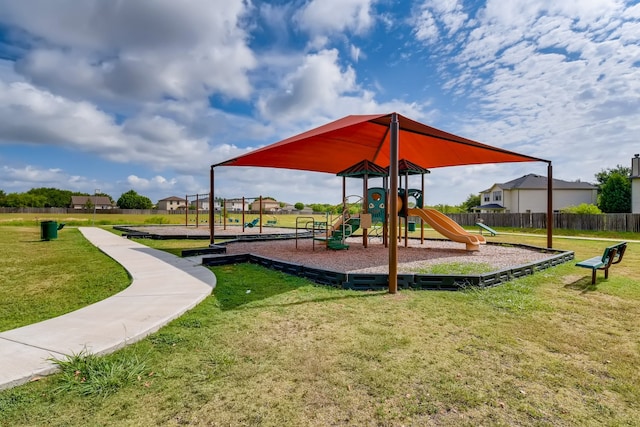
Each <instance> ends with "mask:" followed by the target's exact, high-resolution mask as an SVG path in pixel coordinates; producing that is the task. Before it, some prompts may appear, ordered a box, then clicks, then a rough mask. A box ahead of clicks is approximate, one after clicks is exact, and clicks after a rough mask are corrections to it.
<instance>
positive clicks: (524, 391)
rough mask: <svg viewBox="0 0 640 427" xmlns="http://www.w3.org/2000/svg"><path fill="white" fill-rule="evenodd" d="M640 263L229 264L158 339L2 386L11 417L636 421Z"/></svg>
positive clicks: (588, 245) (629, 259)
mask: <svg viewBox="0 0 640 427" xmlns="http://www.w3.org/2000/svg"><path fill="white" fill-rule="evenodd" d="M63 231H66V229H65V230H63ZM61 233H62V232H61ZM490 240H500V241H503V242H511V243H524V244H532V245H536V246H544V242H545V237H544V236H508V235H500V236H497V237H495V238H490ZM141 242H142V243H146V241H145V240H141ZM555 242H556V244H557V247H559V248H562V249H570V250H573V251H575V252H576V258H578V259H580V258H588V257H591V256H594V255H596V254H600V253H601V251H602V248H604V246H606V245H607V243H606V242H599V241H593V240H569V239H556V240H555ZM49 243H52V244H56V243H60V242H48V243H47V244H49ZM149 243H151V241H149ZM42 244H45V243H42ZM82 244H83V243H82V242H81V241H78V242H77V245H82ZM152 244H153V245H154V246H156V247H159V248H162V247H163V245H166V246H167V248H166V249H171V250H176V242H172V241H153V243H152ZM169 246H172V247H169ZM100 256H101V255H100V254H99V253H95V254H94V258H99V257H100ZM638 265H640V244H638V243H632V244H630V245H629V248H628V249H627V254H626V255H625V259H624V261H623V263H622V264H620V265H617V266H614V267H613V268H612V270H611V274H610V277H609V279H608V280H604V279H603V278H602V273H600V274H599V280H598V283H597V285H596V286H591V284H590V272H589V271H588V270H584V269H579V268H577V267H574V266H573V264H572V263H570V264H565V265H561V266H559V267H554V268H552V269H549V270H546V271H543V272H540V273H536V274H534V275H532V276H529V277H525V278H522V279H519V280H515V281H512V282H509V283H507V284H504V285H501V286H498V287H496V288H492V289H486V290H469V291H465V292H433V291H401V292H399V293H398V294H396V295H389V294H387V293H385V292H355V291H346V290H339V289H333V288H328V287H323V286H315V285H313V284H312V283H310V282H308V281H306V280H303V279H301V278H297V277H293V276H288V275H285V274H282V273H278V272H273V271H269V270H265V269H263V268H261V267H259V266H255V265H236V266H224V267H218V268H215V269H214V272H215V273H216V276H217V277H218V285H217V288H216V289H215V291H214V294H213V295H212V296H211V297H209V298H207V299H206V300H205V301H204V302H202V303H201V304H200V305H198V306H197V307H196V308H194V309H193V310H191V311H189V312H188V313H186V314H185V315H184V316H182V317H181V318H179V319H177V320H175V321H173V322H172V323H171V324H170V325H168V326H167V327H165V328H163V329H161V330H160V331H159V332H157V333H155V334H153V335H151V336H149V337H148V338H147V339H145V340H142V341H140V342H138V343H136V344H134V345H131V346H129V347H127V348H125V349H123V350H121V351H118V352H117V353H114V354H113V355H110V356H106V357H102V358H97V359H98V360H92V359H91V360H75V359H74V360H71V361H69V362H68V363H62V365H63V367H64V368H65V372H64V373H63V374H59V375H54V376H50V377H46V378H44V379H41V380H40V381H37V382H33V383H30V384H26V385H23V386H21V387H17V388H14V389H11V390H5V391H2V392H0V425H29V426H31V425H45V424H46V425H65V426H67V425H132V426H133V425H136V426H137V425H221V426H230V425H234V426H235V425H246V426H248V425H256V426H257V425H260V426H283V425H295V426H318V425H322V426H324V425H378V426H396V425H445V426H459V425H463V426H464V425H468V426H477V425H540V426H555V425H612V426H613V425H616V426H617V425H637V420H638V419H640V370H639V369H638V366H640V329H639V328H638V318H640V280H639V277H640V276H639V274H638V273H640V268H639V267H638ZM76 273H77V272H76ZM76 273H74V274H76ZM40 274H42V273H40ZM28 277H29V276H27V278H26V279H24V280H27V281H28ZM31 277H35V275H33V276H31ZM77 359H78V358H77ZM83 379H84V380H83Z"/></svg>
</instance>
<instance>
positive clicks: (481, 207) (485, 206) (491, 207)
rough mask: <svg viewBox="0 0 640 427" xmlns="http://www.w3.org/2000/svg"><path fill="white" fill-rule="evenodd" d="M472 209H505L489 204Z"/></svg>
mask: <svg viewBox="0 0 640 427" xmlns="http://www.w3.org/2000/svg"><path fill="white" fill-rule="evenodd" d="M474 209H505V207H504V206H502V205H499V204H497V203H489V204H486V205H481V206H474Z"/></svg>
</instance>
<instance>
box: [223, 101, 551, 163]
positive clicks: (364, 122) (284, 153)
mask: <svg viewBox="0 0 640 427" xmlns="http://www.w3.org/2000/svg"><path fill="white" fill-rule="evenodd" d="M394 115H396V114H395V113H390V114H372V115H352V116H346V117H343V118H342V119H339V120H336V121H334V122H331V123H328V124H326V125H323V126H320V127H318V128H315V129H311V130H309V131H307V132H303V133H301V134H299V135H296V136H292V137H290V138H287V139H284V140H282V141H280V142H276V143H274V144H271V145H268V146H266V147H263V148H260V149H257V150H254V151H251V152H249V153H246V154H243V155H241V156H238V157H235V158H233V159H230V160H226V161H224V162H222V163H218V164H216V165H213V166H214V167H215V166H259V167H271V168H282V169H295V170H306V171H315V172H326V173H334V174H337V173H339V172H341V171H345V170H346V169H347V168H350V167H351V166H353V165H355V164H357V163H358V162H360V161H362V160H368V161H370V162H373V163H375V164H377V165H378V166H381V167H387V166H389V160H390V159H389V158H390V153H391V149H390V144H391V139H392V138H391V134H392V133H393V132H392V131H391V121H392V118H393V117H394ZM396 117H397V118H398V156H399V158H401V159H406V160H408V161H410V162H413V163H415V164H416V165H420V167H422V168H437V167H445V166H458V165H473V164H483V163H508V162H536V161H540V162H549V161H548V160H544V159H540V158H537V157H532V156H527V155H524V154H519V153H515V152H513V151H508V150H505V149H502V148H498V147H492V146H490V145H486V144H483V143H480V142H476V141H473V140H471V139H467V138H463V137H460V136H457V135H454V134H451V133H447V132H444V131H442V130H439V129H436V128H433V127H430V126H427V125H425V124H422V123H419V122H416V121H414V120H411V119H409V118H407V117H404V116H402V115H399V114H397V115H396Z"/></svg>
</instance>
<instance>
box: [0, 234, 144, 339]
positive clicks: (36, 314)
mask: <svg viewBox="0 0 640 427" xmlns="http://www.w3.org/2000/svg"><path fill="white" fill-rule="evenodd" d="M0 254H2V259H1V260H0V331H5V330H8V329H13V328H17V327H20V326H24V325H29V324H31V323H36V322H39V321H41V320H46V319H50V318H52V317H56V316H59V315H61V314H64V313H68V312H70V311H73V310H77V309H79V308H82V307H85V306H87V305H89V304H92V303H94V302H97V301H100V300H102V299H104V298H107V297H109V296H111V295H113V294H115V293H117V292H120V291H121V290H123V289H124V288H126V287H127V286H128V285H129V283H130V282H131V280H130V279H129V276H128V275H127V272H126V271H125V270H124V268H122V266H120V265H119V264H118V263H116V262H115V261H113V260H112V259H111V258H109V257H108V256H106V255H104V254H103V253H101V252H100V251H99V250H98V249H97V248H96V247H95V246H93V245H92V244H90V243H89V242H87V241H86V240H85V239H84V237H82V235H81V234H80V232H79V231H78V229H74V228H64V229H62V230H60V231H59V232H58V238H57V239H55V240H51V241H41V240H40V228H39V227H38V226H36V225H32V226H29V227H26V226H12V227H6V226H0Z"/></svg>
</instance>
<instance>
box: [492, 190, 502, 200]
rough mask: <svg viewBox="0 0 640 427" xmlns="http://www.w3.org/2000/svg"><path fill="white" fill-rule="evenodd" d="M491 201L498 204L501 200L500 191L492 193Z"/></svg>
mask: <svg viewBox="0 0 640 427" xmlns="http://www.w3.org/2000/svg"><path fill="white" fill-rule="evenodd" d="M493 200H494V201H496V202H499V201H501V200H502V192H501V191H494V192H493Z"/></svg>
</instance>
